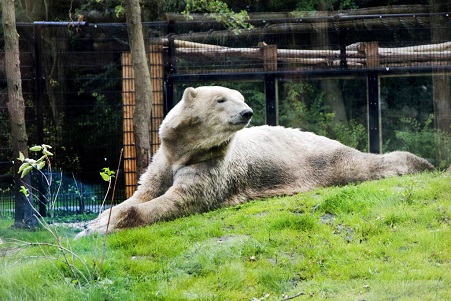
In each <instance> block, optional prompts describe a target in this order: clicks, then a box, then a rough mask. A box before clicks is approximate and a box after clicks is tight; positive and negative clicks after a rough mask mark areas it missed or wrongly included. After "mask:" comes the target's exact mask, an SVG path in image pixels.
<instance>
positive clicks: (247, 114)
mask: <svg viewBox="0 0 451 301" xmlns="http://www.w3.org/2000/svg"><path fill="white" fill-rule="evenodd" d="M240 115H241V117H243V118H246V119H251V117H252V116H253V115H254V112H253V111H252V110H251V109H247V110H244V111H241V113H240Z"/></svg>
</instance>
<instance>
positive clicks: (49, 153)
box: [42, 149, 53, 156]
mask: <svg viewBox="0 0 451 301" xmlns="http://www.w3.org/2000/svg"><path fill="white" fill-rule="evenodd" d="M42 153H43V154H44V155H47V156H53V154H52V153H51V152H49V151H48V150H46V149H43V150H42Z"/></svg>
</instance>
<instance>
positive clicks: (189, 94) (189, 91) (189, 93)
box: [183, 87, 197, 103]
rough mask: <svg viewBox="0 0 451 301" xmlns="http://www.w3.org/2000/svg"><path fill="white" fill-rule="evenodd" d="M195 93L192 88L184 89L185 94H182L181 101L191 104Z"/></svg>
mask: <svg viewBox="0 0 451 301" xmlns="http://www.w3.org/2000/svg"><path fill="white" fill-rule="evenodd" d="M196 95H197V91H196V89H194V88H193V87H189V88H186V89H185V92H183V100H184V101H185V102H186V103H189V102H191V100H193V99H194V98H196Z"/></svg>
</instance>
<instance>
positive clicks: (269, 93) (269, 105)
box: [265, 74, 279, 125]
mask: <svg viewBox="0 0 451 301" xmlns="http://www.w3.org/2000/svg"><path fill="white" fill-rule="evenodd" d="M265 96H266V124H269V125H277V124H278V119H279V118H278V117H279V116H278V115H279V114H278V112H277V79H276V78H275V76H274V75H271V74H268V75H267V76H266V77H265Z"/></svg>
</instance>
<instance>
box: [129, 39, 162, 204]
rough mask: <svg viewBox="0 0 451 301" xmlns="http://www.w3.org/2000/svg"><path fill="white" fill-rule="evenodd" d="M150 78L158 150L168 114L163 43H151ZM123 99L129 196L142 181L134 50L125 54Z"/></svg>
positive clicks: (153, 132)
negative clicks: (138, 160) (138, 164)
mask: <svg viewBox="0 0 451 301" xmlns="http://www.w3.org/2000/svg"><path fill="white" fill-rule="evenodd" d="M149 62H150V82H151V85H152V112H151V128H150V129H149V130H150V133H151V151H152V155H153V154H155V152H156V151H157V149H158V147H159V146H160V139H159V137H158V129H159V128H160V125H161V122H162V121H163V118H164V87H163V78H164V66H163V46H161V45H151V46H150V53H149ZM122 103H123V133H124V134H123V135H124V139H123V143H124V156H123V157H124V176H125V196H126V197H127V198H129V197H131V196H132V195H133V193H134V192H135V190H136V187H137V185H138V183H137V180H136V172H137V167H136V149H135V138H134V132H133V112H134V110H135V104H136V101H135V76H134V72H133V66H132V57H131V54H130V53H123V54H122Z"/></svg>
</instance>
